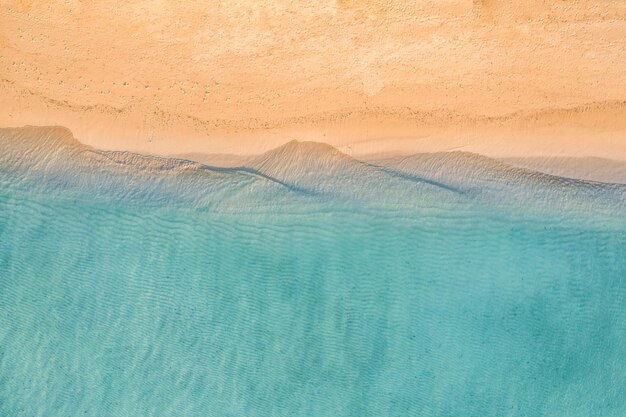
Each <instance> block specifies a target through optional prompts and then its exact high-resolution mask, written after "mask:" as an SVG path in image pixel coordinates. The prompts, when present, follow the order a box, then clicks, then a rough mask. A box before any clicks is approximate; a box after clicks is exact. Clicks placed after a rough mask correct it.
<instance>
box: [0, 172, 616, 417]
mask: <svg viewBox="0 0 626 417" xmlns="http://www.w3.org/2000/svg"><path fill="white" fill-rule="evenodd" d="M17 175H22V176H23V174H15V173H11V172H9V171H7V170H5V171H4V173H3V174H2V179H3V181H4V183H5V184H17V183H18V182H19V181H18V180H17ZM128 175H129V177H128V181H129V182H132V181H139V180H138V179H136V178H135V177H133V176H131V175H130V174H128ZM142 181H143V180H142ZM167 181H173V184H174V185H172V187H174V188H175V185H176V184H179V183H178V182H180V181H182V180H181V179H180V178H173V179H168V180H167ZM202 181H210V179H204V180H202ZM29 184H30V183H29ZM138 184H139V185H137V184H135V186H136V187H139V188H140V187H142V186H145V183H144V182H141V181H139V182H138ZM179 185H180V186H181V187H182V186H183V185H184V184H183V183H180V184H179ZM116 186H119V184H118V185H116ZM129 186H130V185H129ZM84 187H93V184H91V183H88V184H86V185H84ZM168 187H169V186H168ZM139 188H137V189H139ZM168 189H169V188H168ZM96 193H97V191H96V190H95V189H94V195H95V194H96ZM85 195H87V194H84V195H82V197H81V198H76V194H75V193H72V194H70V195H69V196H68V194H67V193H66V190H65V189H57V190H56V191H55V190H54V189H49V190H48V192H46V193H44V192H41V190H35V191H33V189H32V188H31V187H30V186H29V187H8V186H7V187H4V188H3V189H2V191H1V192H0V323H1V325H0V415H2V416H8V417H12V416H63V417H65V416H77V415H81V416H581V417H583V416H585V417H586V416H591V415H594V416H620V417H621V416H624V415H625V414H626V396H624V388H625V387H626V361H624V358H625V357H626V261H625V260H624V259H625V257H626V227H625V226H624V221H623V219H620V218H619V217H620V216H617V215H614V214H613V215H606V213H605V214H602V215H598V214H597V213H595V212H586V213H582V214H580V213H579V214H578V216H579V217H577V218H574V217H573V215H572V214H571V213H565V214H563V213H557V212H547V211H543V212H541V211H540V210H538V209H537V210H535V211H534V212H533V213H532V214H529V212H528V210H525V209H523V208H521V207H520V208H519V210H517V211H516V210H511V209H507V210H503V211H498V210H494V208H493V206H491V205H480V204H477V203H475V202H474V203H472V204H470V203H467V204H463V203H459V206H458V207H457V208H456V209H452V208H450V206H449V205H448V204H449V203H448V202H446V203H445V204H444V203H441V202H438V201H437V200H432V201H429V202H428V204H424V206H423V207H418V206H408V207H404V206H403V207H398V206H397V205H376V206H367V205H363V204H345V202H342V203H341V204H340V203H338V202H335V201H334V200H333V199H332V198H330V199H325V200H323V202H321V203H320V202H319V201H317V200H316V199H317V198H318V197H317V196H315V195H313V196H311V197H310V198H309V199H308V200H306V199H305V200H302V201H300V202H299V203H298V205H297V209H296V208H294V206H290V205H288V204H287V205H286V206H285V207H284V209H283V210H278V209H276V207H273V208H264V207H260V208H259V207H257V208H256V209H255V210H244V208H245V207H250V208H251V207H255V205H256V202H255V200H254V199H252V197H250V196H249V195H247V194H244V196H243V197H241V198H239V200H238V203H237V207H238V209H237V210H234V209H233V210H221V211H218V210H214V209H210V208H206V207H203V208H200V207H194V206H192V207H185V205H176V204H171V205H169V204H166V203H163V204H159V205H155V204H147V203H146V204H145V205H142V204H141V201H142V200H141V199H142V198H144V197H145V196H143V195H142V194H140V193H139V194H137V195H138V197H137V195H135V197H134V198H133V200H132V204H131V203H129V202H128V201H123V200H119V199H118V200H116V199H108V200H107V199H106V198H101V199H89V198H85ZM168 195H169V194H168ZM294 198H296V197H294ZM146 201H147V200H146ZM150 201H152V202H153V200H150ZM185 201H187V200H185ZM284 201H288V198H287V197H285V200H284ZM307 201H308V203H307ZM316 201H317V202H316ZM307 204H310V206H307ZM617 213H618V214H619V211H618V212H617Z"/></svg>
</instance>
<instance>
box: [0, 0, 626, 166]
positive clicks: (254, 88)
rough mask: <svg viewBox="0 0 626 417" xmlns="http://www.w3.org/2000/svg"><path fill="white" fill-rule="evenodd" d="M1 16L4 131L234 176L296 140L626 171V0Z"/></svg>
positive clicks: (138, 6)
mask: <svg viewBox="0 0 626 417" xmlns="http://www.w3.org/2000/svg"><path fill="white" fill-rule="evenodd" d="M3 4H4V6H3V8H2V11H1V12H0V13H1V14H0V71H1V73H2V76H1V77H0V107H1V108H2V109H4V110H5V111H3V112H1V113H0V126H2V127H17V126H24V125H61V126H65V127H67V128H69V129H70V130H71V131H72V132H73V134H74V135H75V136H76V137H77V138H78V139H79V140H80V141H82V142H83V143H85V144H88V145H92V146H95V147H98V148H102V149H114V150H130V151H135V152H143V153H151V154H158V155H194V158H196V159H203V158H204V159H207V160H213V161H219V159H220V158H219V157H217V156H216V155H223V157H224V161H225V163H228V162H227V161H226V160H227V159H228V158H232V156H233V155H255V154H260V153H262V152H265V151H267V150H269V149H272V148H275V147H276V146H279V145H281V144H283V143H286V142H288V141H290V140H293V139H296V140H312V141H317V142H325V143H329V144H331V145H333V146H335V147H337V148H338V149H340V150H341V151H343V152H345V153H348V154H350V155H353V156H359V157H362V156H372V155H374V156H375V155H379V154H408V153H415V152H438V151H447V150H463V151H468V152H476V153H480V154H483V155H487V156H490V157H497V158H520V157H524V158H528V157H563V158H565V157H577V158H584V157H597V158H608V159H612V160H617V161H626V94H625V93H626V24H625V23H624V21H625V19H626V4H624V3H623V2H621V1H603V2H600V1H590V0H589V1H581V2H576V3H573V4H570V3H565V2H558V1H549V0H546V1H539V0H535V1H526V2H522V3H519V4H518V5H517V6H516V8H515V9H514V11H512V9H511V8H510V7H508V6H507V3H505V2H503V1H499V0H490V1H488V0H483V1H474V2H471V1H454V0H450V1H442V2H438V3H432V2H426V1H418V2H377V1H368V2H357V1H332V2H322V3H318V2H305V3H299V4H298V5H296V4H291V3H287V2H272V4H271V5H269V4H268V5H264V6H262V5H259V4H247V3H239V2H225V3H224V2H222V3H220V4H219V5H199V4H188V3H187V2H174V1H143V2H132V4H126V3H119V4H113V3H110V2H95V3H93V4H90V5H86V4H83V3H81V2H77V1H76V2H52V3H46V4H45V5H37V4H31V3H28V2H16V1H8V2H4V3H3ZM235 159H236V158H235Z"/></svg>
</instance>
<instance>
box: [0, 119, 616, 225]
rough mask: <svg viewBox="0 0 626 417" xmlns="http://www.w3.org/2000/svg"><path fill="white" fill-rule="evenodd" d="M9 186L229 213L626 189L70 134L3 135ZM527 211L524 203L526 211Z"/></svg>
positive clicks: (503, 203)
mask: <svg viewBox="0 0 626 417" xmlns="http://www.w3.org/2000/svg"><path fill="white" fill-rule="evenodd" d="M0 144H1V147H2V153H1V155H0V172H1V178H0V180H1V182H2V184H3V185H5V186H6V187H13V188H15V187H18V188H21V189H23V190H24V189H26V190H29V192H45V193H50V192H58V193H60V194H62V195H64V196H66V197H70V198H81V199H87V200H89V199H93V200H122V201H127V202H128V201H129V202H140V203H148V204H155V205H161V206H182V207H198V208H201V207H205V208H221V209H228V210H234V209H236V210H247V209H251V208H253V207H254V208H260V209H263V208H278V207H289V208H290V209H294V207H302V206H308V207H315V206H316V205H320V204H321V205H328V204H343V205H354V206H372V207H380V206H385V207H393V208H399V207H408V208H411V207H421V208H424V207H434V206H439V207H461V206H462V207H469V206H473V205H477V204H483V205H484V204H488V205H490V206H493V207H517V208H519V207H522V206H523V207H525V208H527V209H531V208H532V207H535V208H539V209H541V208H544V209H545V208H550V209H555V208H557V207H558V208H559V209H565V208H571V209H573V210H600V211H604V212H607V211H608V212H609V213H623V209H624V206H625V203H626V186H625V185H623V184H605V183H599V182H592V181H582V180H575V179H571V178H563V177H557V176H553V175H548V174H543V173H539V172H536V171H532V170H529V169H524V168H518V167H514V166H511V165H508V164H506V163H503V162H501V161H497V160H494V159H490V158H487V157H484V156H480V155H476V154H471V153H466V152H448V153H432V154H416V155H412V156H408V157H397V158H388V159H383V160H378V161H368V162H365V161H360V160H357V159H355V158H353V157H351V156H349V155H346V154H344V153H342V152H340V151H339V150H337V149H335V148H334V147H332V146H330V145H327V144H322V143H316V142H298V141H292V142H289V143H287V144H285V145H283V146H280V147H278V148H276V149H273V150H271V151H269V152H266V153H265V154H263V155H260V156H258V157H256V158H252V159H251V160H249V161H248V162H247V163H246V165H245V166H240V167H235V168H223V167H214V166H209V165H205V164H201V163H198V162H194V161H190V160H186V159H177V158H164V157H158V156H150V155H142V154H137V153H132V152H120V151H104V150H99V149H95V148H92V147H90V146H86V145H83V144H81V143H80V142H79V141H78V140H76V139H75V138H74V136H73V135H72V133H71V132H70V131H69V130H68V129H65V128H62V127H24V128H11V129H0ZM520 205H521V206H520Z"/></svg>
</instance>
